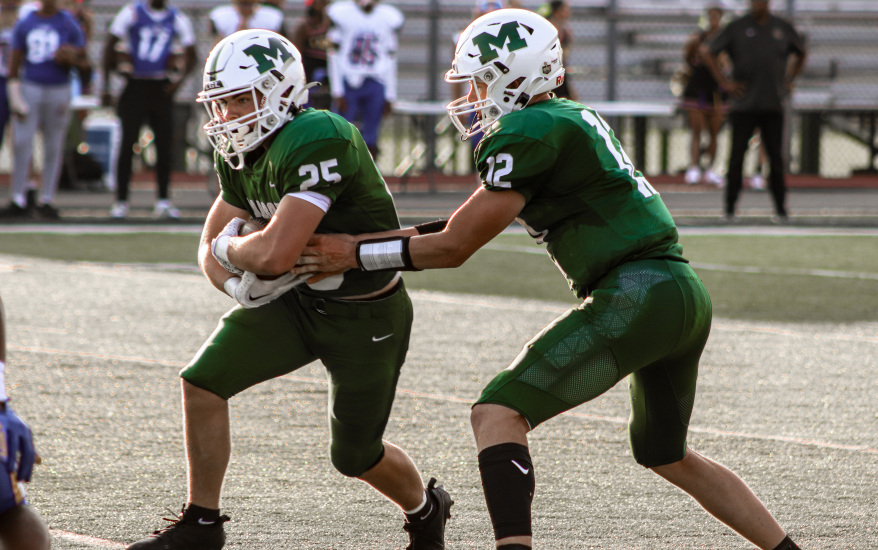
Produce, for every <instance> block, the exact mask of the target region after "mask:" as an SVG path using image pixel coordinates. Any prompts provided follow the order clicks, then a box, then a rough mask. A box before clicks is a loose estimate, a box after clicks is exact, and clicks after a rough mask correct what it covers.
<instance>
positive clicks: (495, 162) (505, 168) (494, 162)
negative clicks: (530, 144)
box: [485, 153, 512, 189]
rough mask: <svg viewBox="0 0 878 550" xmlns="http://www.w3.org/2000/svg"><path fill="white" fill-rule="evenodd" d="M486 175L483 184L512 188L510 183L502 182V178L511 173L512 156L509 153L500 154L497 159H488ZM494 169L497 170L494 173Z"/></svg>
mask: <svg viewBox="0 0 878 550" xmlns="http://www.w3.org/2000/svg"><path fill="white" fill-rule="evenodd" d="M485 162H487V163H488V175H487V176H485V182H486V183H490V184H491V185H493V186H495V187H505V188H506V189H511V188H512V182H508V181H503V180H502V178H503V176H508V175H509V174H510V172H512V155H510V154H509V153H500V154H499V155H497V158H496V159H495V158H494V157H488V158H487V159H486V161H485ZM495 168H496V169H497V170H496V171H495Z"/></svg>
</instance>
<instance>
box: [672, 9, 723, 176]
mask: <svg viewBox="0 0 878 550" xmlns="http://www.w3.org/2000/svg"><path fill="white" fill-rule="evenodd" d="M706 15H707V29H705V30H699V31H697V32H695V33H693V34H692V36H690V37H689V40H687V41H686V45H685V46H684V47H683V60H684V61H685V63H686V66H687V68H688V71H689V80H688V82H686V87H685V88H684V89H683V101H682V102H681V104H680V107H681V108H682V109H683V110H684V111H685V112H686V114H687V117H688V123H689V132H690V137H691V141H690V145H689V158H690V163H689V169H688V170H686V176H685V181H686V183H687V184H689V185H695V184H696V183H701V182H702V181H704V182H705V183H709V184H712V185H716V186H717V187H722V186H723V185H725V180H724V179H723V177H722V176H720V175H719V174H717V173H716V172H714V171H713V165H714V162H716V137H717V135H718V134H719V131H720V128H722V125H723V122H724V121H725V110H726V105H725V101H726V94H725V93H724V92H723V91H722V90H720V88H719V84H718V83H717V81H716V79H715V78H714V77H713V74H712V73H711V72H710V69H709V68H708V67H707V66H706V65H705V64H704V61H703V55H702V53H701V46H702V45H703V44H708V43H710V41H711V40H713V39H714V38H715V37H716V35H717V34H719V31H720V23H721V22H722V18H723V7H722V5H720V4H711V5H709V6H708V7H707V10H706ZM704 130H707V134H708V139H709V141H708V142H707V150H706V151H705V152H706V153H707V170H705V172H704V174H703V176H704V177H703V179H702V173H701V134H702V132H703V131H704Z"/></svg>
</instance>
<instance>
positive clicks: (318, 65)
mask: <svg viewBox="0 0 878 550" xmlns="http://www.w3.org/2000/svg"><path fill="white" fill-rule="evenodd" d="M327 4H328V2H327V0H305V16H304V17H302V19H301V20H300V21H299V24H298V25H296V28H295V29H294V30H293V36H292V39H291V42H292V43H293V45H294V46H296V47H297V48H299V51H300V52H302V65H303V66H304V67H305V80H306V81H307V82H319V83H320V86H317V87H314V88H311V92H310V94H309V101H308V105H307V106H308V107H314V108H316V109H329V108H330V107H331V106H332V97H331V96H330V94H329V70H328V69H327V66H326V51H327V49H328V48H329V41H328V40H327V38H326V33H327V31H329V26H330V24H331V23H332V22H331V21H330V19H329V16H328V15H326V5H327Z"/></svg>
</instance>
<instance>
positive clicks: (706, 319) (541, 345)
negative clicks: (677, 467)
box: [478, 260, 711, 467]
mask: <svg viewBox="0 0 878 550" xmlns="http://www.w3.org/2000/svg"><path fill="white" fill-rule="evenodd" d="M710 321H711V305H710V298H709V296H708V294H707V290H706V289H705V288H704V285H703V284H702V283H701V281H700V280H699V279H698V276H697V275H696V274H695V272H694V271H693V270H692V268H691V267H690V266H689V265H688V264H686V263H684V262H676V261H670V260H639V261H634V262H629V263H626V264H623V265H622V266H620V267H618V268H616V269H614V270H612V271H610V272H609V273H608V274H607V275H606V276H604V277H603V278H602V279H601V280H600V281H598V283H597V285H595V288H594V290H593V292H592V294H591V295H590V296H589V297H588V298H587V299H586V300H585V301H584V302H583V303H582V304H581V305H580V306H579V307H576V308H574V309H571V310H570V311H567V312H566V313H565V314H564V315H562V316H561V317H559V318H558V319H556V320H555V321H553V322H552V324H550V325H549V326H548V327H546V328H545V329H543V331H541V332H540V333H539V334H538V335H537V336H536V337H535V338H534V339H533V340H531V341H530V342H529V343H528V344H527V345H526V346H525V348H524V349H523V350H522V352H521V354H519V356H518V357H517V358H516V359H515V361H513V363H512V365H511V366H510V367H509V368H508V369H506V370H504V371H502V372H501V373H500V374H498V375H497V376H496V377H495V378H494V379H493V380H492V381H491V382H490V383H489V384H488V386H487V387H486V388H485V390H484V391H483V392H482V395H481V397H480V398H479V401H478V403H495V404H500V405H505V406H507V407H509V408H512V409H514V410H516V411H518V412H520V413H521V414H522V415H524V417H525V418H527V420H528V422H529V423H530V425H531V426H532V427H536V426H537V425H539V424H541V423H542V422H545V421H546V420H548V419H549V418H552V417H553V416H555V415H558V414H560V413H562V412H564V411H567V410H569V409H572V408H574V407H576V406H578V405H580V404H582V403H585V402H586V401H589V400H591V399H594V398H595V397H597V396H599V395H601V394H602V393H604V392H606V391H607V390H609V389H610V388H612V387H613V386H614V385H616V383H617V382H619V381H620V380H622V379H623V378H624V377H626V376H629V375H630V376H629V396H630V402H631V416H630V419H629V424H628V434H629V439H630V444H631V450H632V452H633V454H634V458H635V460H637V462H638V463H640V464H643V465H644V466H649V467H652V466H660V465H663V464H669V463H671V462H676V461H677V460H680V459H682V458H683V456H684V454H685V449H686V433H687V430H688V425H689V418H690V416H691V414H692V407H693V404H694V398H695V382H696V378H697V376H698V361H699V359H700V357H701V352H702V350H703V349H704V346H705V343H706V342H707V336H708V333H709V332H710Z"/></svg>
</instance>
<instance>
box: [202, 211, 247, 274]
mask: <svg viewBox="0 0 878 550" xmlns="http://www.w3.org/2000/svg"><path fill="white" fill-rule="evenodd" d="M245 223H246V221H245V220H243V219H241V218H232V219H231V221H229V223H227V224H226V226H225V227H224V228H223V230H222V231H220V233H219V235H217V236H216V238H214V239H213V241H211V243H210V252H211V254H213V257H214V258H215V259H216V261H217V262H219V264H220V265H221V266H223V267H224V268H225V270H226V271H228V272H229V273H233V274H235V275H243V274H244V270H243V269H241V268H240V267H238V266H236V265H235V264H233V263H232V262H230V261H229V239H231V238H232V237H237V236H238V232H239V231H240V230H241V226H242V225H244V224H245Z"/></svg>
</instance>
